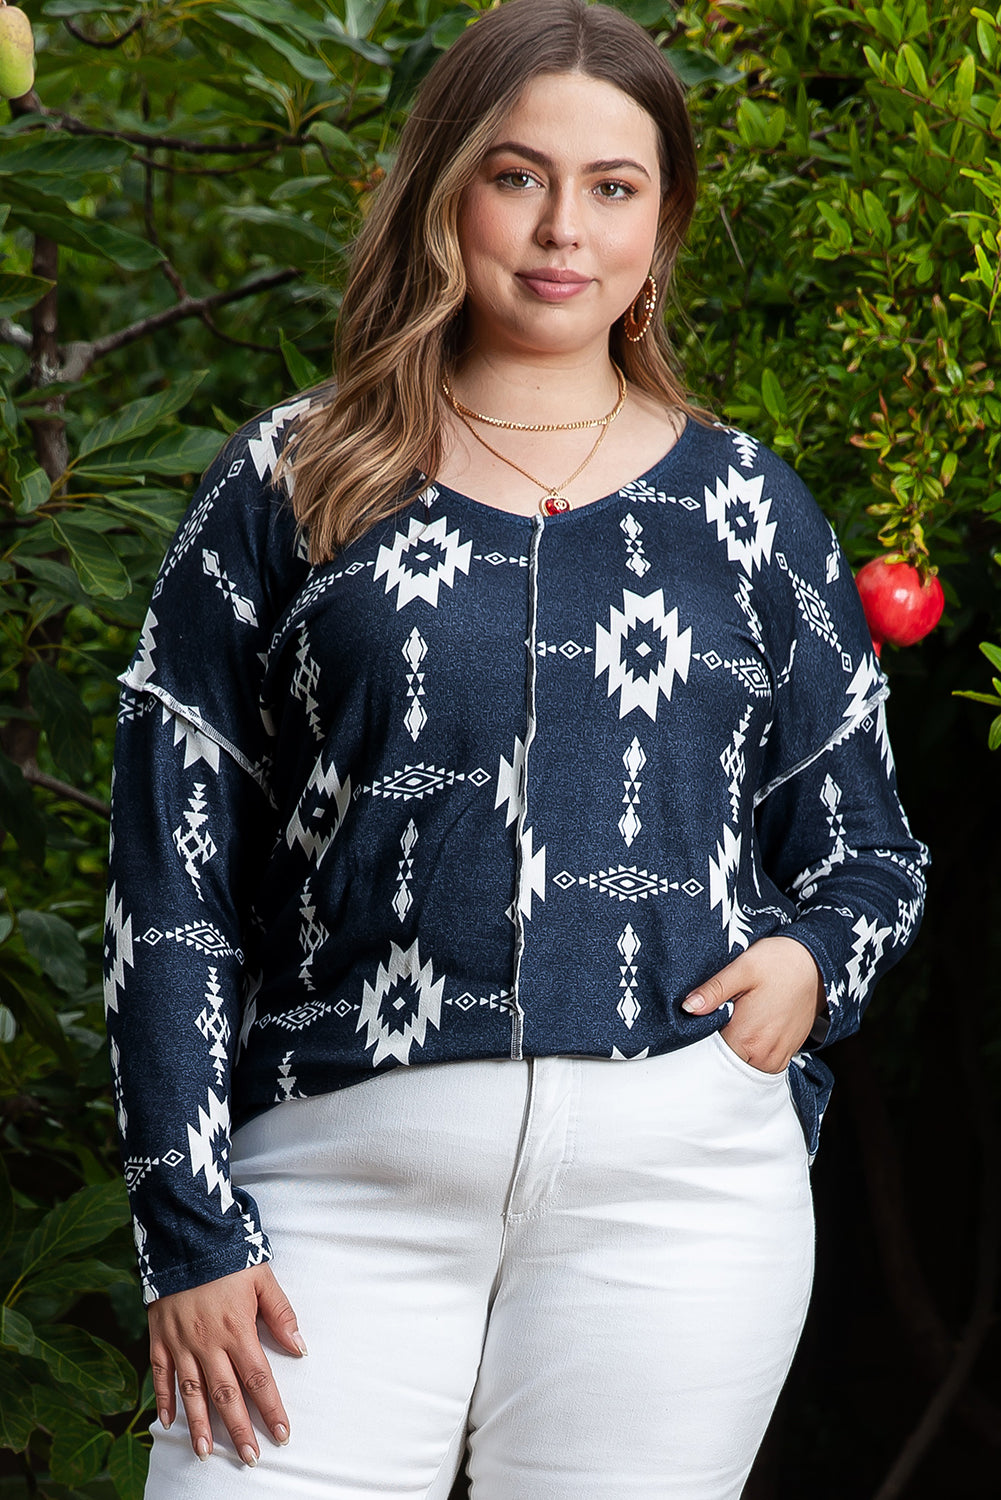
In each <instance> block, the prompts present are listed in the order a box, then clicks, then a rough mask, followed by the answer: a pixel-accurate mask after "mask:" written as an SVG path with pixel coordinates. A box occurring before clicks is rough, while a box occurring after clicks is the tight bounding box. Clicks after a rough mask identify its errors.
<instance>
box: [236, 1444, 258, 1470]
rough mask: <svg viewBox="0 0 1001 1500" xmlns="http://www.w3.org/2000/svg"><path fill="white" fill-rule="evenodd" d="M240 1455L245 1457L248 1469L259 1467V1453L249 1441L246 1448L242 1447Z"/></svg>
mask: <svg viewBox="0 0 1001 1500" xmlns="http://www.w3.org/2000/svg"><path fill="white" fill-rule="evenodd" d="M240 1457H241V1458H242V1459H243V1461H244V1463H245V1464H246V1465H247V1468H248V1469H256V1468H257V1454H256V1453H255V1452H254V1450H253V1448H251V1446H250V1444H249V1443H248V1444H247V1446H246V1448H241V1449H240Z"/></svg>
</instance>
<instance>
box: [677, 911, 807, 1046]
mask: <svg viewBox="0 0 1001 1500" xmlns="http://www.w3.org/2000/svg"><path fill="white" fill-rule="evenodd" d="M728 1000H732V1001H733V1017H732V1019H731V1020H730V1021H728V1023H727V1024H726V1026H724V1027H723V1029H722V1031H721V1032H720V1035H721V1036H722V1038H723V1040H724V1041H725V1042H726V1044H727V1046H729V1047H732V1048H733V1050H734V1052H736V1053H737V1056H738V1057H742V1058H743V1059H744V1061H745V1062H746V1063H750V1065H751V1067H752V1068H758V1069H759V1070H760V1071H761V1072H762V1073H784V1072H785V1070H786V1068H788V1066H789V1063H790V1061H791V1060H792V1056H793V1053H794V1052H798V1051H799V1049H800V1047H802V1045H803V1043H804V1042H805V1041H806V1039H807V1037H808V1036H809V1035H810V1032H811V1031H812V1030H813V1027H814V1023H815V1022H816V1020H817V1017H818V1016H821V1015H824V1014H826V1007H827V1001H826V999H825V996H824V985H823V981H822V980H821V977H820V970H819V969H818V968H817V964H816V961H815V959H814V957H813V955H812V953H811V952H810V950H809V949H808V948H805V947H804V946H803V944H802V943H798V942H797V941H796V939H795V938H789V937H781V936H775V937H766V938H760V939H759V940H758V942H756V943H752V944H751V946H750V947H749V948H748V949H747V951H746V952H744V953H742V954H741V955H740V957H739V958H735V959H734V960H733V963H730V964H727V965H726V967H725V968H724V969H720V970H719V971H718V973H716V974H714V975H713V976H712V978H711V979H707V980H705V982H704V983H703V984H700V985H698V986H697V987H696V988H695V989H694V990H692V992H691V994H689V995H687V996H686V997H685V999H684V1000H683V1001H682V1009H683V1010H686V1011H688V1012H689V1013H690V1014H691V1015H708V1014H709V1013H710V1012H711V1011H714V1010H719V1008H720V1006H721V1005H724V1004H725V1003H726V1002H727V1001H728Z"/></svg>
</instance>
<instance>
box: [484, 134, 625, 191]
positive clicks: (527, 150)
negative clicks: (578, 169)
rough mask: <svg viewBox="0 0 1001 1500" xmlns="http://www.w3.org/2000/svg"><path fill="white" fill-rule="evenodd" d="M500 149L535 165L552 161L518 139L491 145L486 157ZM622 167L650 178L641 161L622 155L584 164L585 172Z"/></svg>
mask: <svg viewBox="0 0 1001 1500" xmlns="http://www.w3.org/2000/svg"><path fill="white" fill-rule="evenodd" d="M501 151H510V152H511V153H512V154H513V155H515V156H523V157H524V158H525V160H526V161H530V162H534V163H535V165H536V166H537V167H546V168H551V167H552V166H553V165H554V163H553V159H552V157H550V156H546V155H545V153H544V152H542V151H536V150H535V148H534V147H533V146H524V145H522V143H521V142H520V141H501V142H500V144H499V145H496V146H491V147H490V150H489V151H488V152H487V157H491V156H496V155H497V154H498V153H499V152H501ZM624 167H632V168H633V169H634V171H637V172H642V174H643V176H644V177H645V178H646V179H647V181H649V180H650V173H649V172H648V171H647V169H646V167H645V166H644V165H643V163H642V162H639V161H633V159H632V157H629V156H622V157H618V158H616V159H615V160H614V161H589V162H587V163H586V165H585V166H584V171H585V172H586V173H589V174H590V173H592V172H621V171H622V169H623V168H624Z"/></svg>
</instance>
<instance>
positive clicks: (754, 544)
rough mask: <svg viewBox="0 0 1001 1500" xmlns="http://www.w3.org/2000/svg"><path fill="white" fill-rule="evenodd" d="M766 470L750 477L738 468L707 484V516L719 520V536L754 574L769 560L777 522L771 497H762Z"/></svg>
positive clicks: (731, 556)
mask: <svg viewBox="0 0 1001 1500" xmlns="http://www.w3.org/2000/svg"><path fill="white" fill-rule="evenodd" d="M764 484H765V479H764V475H763V474H758V475H756V476H755V477H754V478H753V479H746V478H745V477H744V475H743V474H741V473H740V472H739V471H738V470H737V469H734V468H730V469H728V470H727V478H726V479H725V480H724V479H722V478H721V477H720V476H718V475H717V478H716V489H715V492H714V491H712V490H711V489H710V488H709V486H708V485H706V486H705V497H706V520H707V521H715V523H716V539H717V541H720V542H726V555H727V557H728V558H729V559H730V561H731V562H739V563H740V566H741V567H742V568H743V569H744V572H745V573H746V574H747V576H748V577H749V578H750V577H751V575H752V574H753V572H754V569H755V568H760V567H761V565H762V562H769V561H770V560H771V555H772V542H773V540H774V537H775V522H774V521H769V519H768V516H769V512H770V511H771V508H772V502H771V500H762V498H761V495H762V491H763V489H764Z"/></svg>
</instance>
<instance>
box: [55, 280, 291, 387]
mask: <svg viewBox="0 0 1001 1500" xmlns="http://www.w3.org/2000/svg"><path fill="white" fill-rule="evenodd" d="M298 275H299V272H298V270H297V269H296V268H295V267H290V268H287V269H285V270H283V271H268V272H267V273H266V275H264V276H258V277H257V279H256V280H255V281H248V282H246V283H245V284H244V285H243V286H238V287H232V288H230V290H229V291H228V292H212V293H211V294H210V295H209V296H207V297H182V298H181V300H180V301H179V302H176V303H175V304H174V306H173V307H166V308H164V309H163V311H162V312H158V313H151V314H150V315H149V317H147V318H140V319H139V320H138V322H136V323H130V324H129V325H128V327H127V328H119V329H118V331H117V332H116V333H106V334H105V335H104V337H103V338H99V339H94V340H93V342H90V343H83V342H78V343H74V344H67V346H66V349H65V351H64V358H63V369H62V379H63V380H80V379H81V378H82V376H84V375H85V374H86V373H87V371H88V370H89V369H90V367H91V365H92V364H93V363H94V361H95V360H97V359H101V358H102V357H103V356H104V355H105V354H111V353H113V352H114V351H115V350H116V349H122V348H124V346H125V345H126V344H134V343H135V341H136V339H141V338H145V337H146V335H147V334H149V333H156V332H157V331H158V330H159V329H161V328H169V327H170V325H171V324H172V323H179V322H181V320H182V319H183V318H198V317H201V316H202V315H203V314H204V313H206V312H209V311H211V309H212V308H214V307H224V306H225V305H226V304H227V303H229V302H239V301H241V300H242V299H243V298H244V297H253V296H255V295H256V294H257V293H258V292H266V291H270V290H271V288H272V287H276V286H283V285H284V284H285V283H286V282H288V281H294V280H295V278H296V277H297V276H298Z"/></svg>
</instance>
